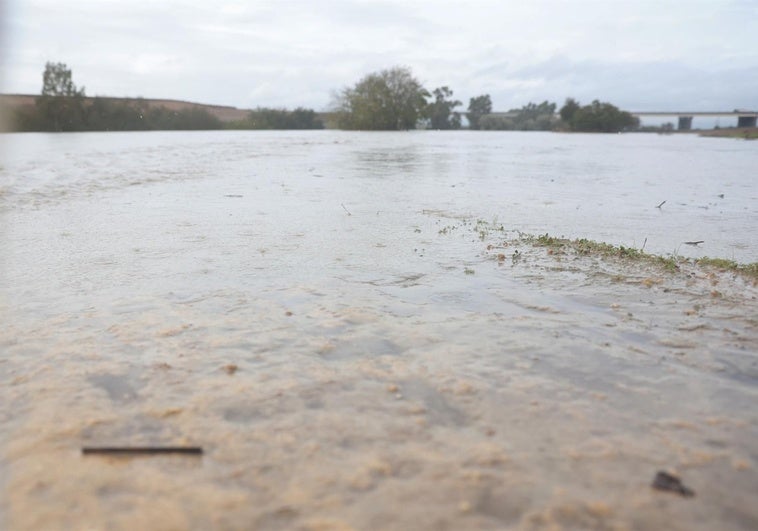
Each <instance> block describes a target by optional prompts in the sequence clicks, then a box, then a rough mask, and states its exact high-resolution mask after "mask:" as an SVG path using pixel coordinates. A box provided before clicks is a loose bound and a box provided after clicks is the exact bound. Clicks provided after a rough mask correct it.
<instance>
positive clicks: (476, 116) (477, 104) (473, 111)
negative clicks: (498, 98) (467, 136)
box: [466, 94, 492, 129]
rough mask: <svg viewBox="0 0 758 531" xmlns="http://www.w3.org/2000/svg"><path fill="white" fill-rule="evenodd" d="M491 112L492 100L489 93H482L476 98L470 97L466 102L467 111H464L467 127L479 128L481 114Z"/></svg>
mask: <svg viewBox="0 0 758 531" xmlns="http://www.w3.org/2000/svg"><path fill="white" fill-rule="evenodd" d="M491 112H492V100H491V99H490V95H489V94H482V95H481V96H477V97H476V98H471V99H470V100H469V102H468V112H467V113H466V118H468V123H469V127H470V128H471V129H479V120H480V119H481V118H482V116H486V115H487V114H490V113H491Z"/></svg>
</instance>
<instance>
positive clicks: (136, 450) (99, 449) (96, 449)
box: [82, 446, 203, 455]
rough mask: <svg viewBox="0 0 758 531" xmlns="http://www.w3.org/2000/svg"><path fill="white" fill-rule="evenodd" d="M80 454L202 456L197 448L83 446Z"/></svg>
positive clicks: (201, 451) (200, 450)
mask: <svg viewBox="0 0 758 531" xmlns="http://www.w3.org/2000/svg"><path fill="white" fill-rule="evenodd" d="M82 453H83V454H85V455H88V454H101V455H113V454H128V455H150V454H191V455H202V453H203V449H202V448H201V447H199V446H85V447H83V448H82Z"/></svg>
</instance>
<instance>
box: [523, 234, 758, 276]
mask: <svg viewBox="0 0 758 531" xmlns="http://www.w3.org/2000/svg"><path fill="white" fill-rule="evenodd" d="M519 239H520V240H521V241H523V242H525V243H529V244H531V245H534V246H537V247H547V248H549V249H550V250H551V252H552V253H566V252H568V251H572V252H574V253H576V254H578V255H586V256H602V257H608V258H611V257H612V258H625V259H630V260H638V261H642V262H646V263H650V264H656V265H659V266H662V267H663V268H665V269H667V270H668V271H671V272H674V271H678V270H679V268H680V264H683V263H695V264H697V265H698V266H701V267H707V268H714V269H720V270H723V271H731V272H734V273H738V274H740V275H743V276H745V277H748V278H750V279H753V280H758V262H752V263H748V264H740V263H737V262H735V261H733V260H725V259H723V258H707V257H705V258H698V259H694V260H688V259H686V258H682V257H678V256H660V255H655V254H648V253H646V252H644V251H642V250H641V249H635V248H634V247H625V246H623V245H612V244H610V243H604V242H596V241H593V240H587V239H585V238H581V239H576V240H570V239H568V238H557V237H555V236H550V235H549V234H542V235H539V236H533V235H524V234H522V235H520V238H519Z"/></svg>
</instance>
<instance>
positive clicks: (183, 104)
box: [0, 94, 250, 122]
mask: <svg viewBox="0 0 758 531" xmlns="http://www.w3.org/2000/svg"><path fill="white" fill-rule="evenodd" d="M38 97H39V95H37V94H0V108H2V109H3V111H4V112H8V111H12V110H13V109H16V108H19V107H27V106H31V107H34V102H35V100H36V98H38ZM97 97H98V98H101V99H104V100H110V101H112V102H114V103H137V102H140V103H142V104H147V105H148V107H165V108H166V109H169V110H172V111H182V110H186V109H202V110H204V111H206V112H208V113H209V114H211V115H212V116H215V117H216V118H218V119H219V120H221V121H222V122H235V121H239V120H244V119H245V118H247V116H248V115H249V114H250V109H238V108H237V107H230V106H226V105H206V104H204V103H194V102H191V101H181V100H164V99H151V98H112V97H108V96H97ZM94 99H95V98H94V97H91V96H85V97H84V101H85V103H87V104H89V103H92V101H93V100H94Z"/></svg>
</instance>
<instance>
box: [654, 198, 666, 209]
mask: <svg viewBox="0 0 758 531" xmlns="http://www.w3.org/2000/svg"><path fill="white" fill-rule="evenodd" d="M665 203H666V201H665V200H664V201H661V202H660V204H659V205H658V206H656V207H655V208H661V207H662V206H663V205H664V204H665Z"/></svg>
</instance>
